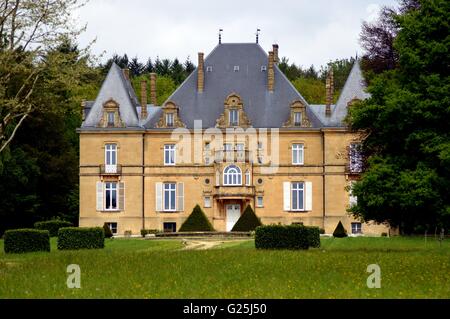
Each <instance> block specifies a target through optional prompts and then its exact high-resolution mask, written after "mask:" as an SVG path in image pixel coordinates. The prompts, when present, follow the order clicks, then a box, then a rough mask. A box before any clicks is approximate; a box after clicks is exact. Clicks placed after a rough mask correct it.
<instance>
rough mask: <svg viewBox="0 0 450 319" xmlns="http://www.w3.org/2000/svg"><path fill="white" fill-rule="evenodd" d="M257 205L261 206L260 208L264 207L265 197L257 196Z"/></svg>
mask: <svg viewBox="0 0 450 319" xmlns="http://www.w3.org/2000/svg"><path fill="white" fill-rule="evenodd" d="M256 207H259V208H262V207H264V197H262V196H258V197H257V198H256Z"/></svg>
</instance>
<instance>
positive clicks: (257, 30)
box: [256, 29, 261, 43]
mask: <svg viewBox="0 0 450 319" xmlns="http://www.w3.org/2000/svg"><path fill="white" fill-rule="evenodd" d="M260 33H261V29H256V43H259V34H260Z"/></svg>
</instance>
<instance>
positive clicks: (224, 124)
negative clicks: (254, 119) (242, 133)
mask: <svg viewBox="0 0 450 319" xmlns="http://www.w3.org/2000/svg"><path fill="white" fill-rule="evenodd" d="M231 110H236V111H237V112H238V114H239V115H238V122H237V123H236V124H237V125H232V123H230V111H231ZM251 126H252V123H251V121H250V119H249V118H248V116H247V113H245V111H244V104H243V103H242V99H241V97H240V96H239V95H238V94H236V93H232V94H230V95H229V96H228V97H227V98H226V99H225V103H224V112H223V113H222V114H221V115H220V116H219V118H218V119H217V120H216V127H217V128H229V127H241V128H248V127H251Z"/></svg>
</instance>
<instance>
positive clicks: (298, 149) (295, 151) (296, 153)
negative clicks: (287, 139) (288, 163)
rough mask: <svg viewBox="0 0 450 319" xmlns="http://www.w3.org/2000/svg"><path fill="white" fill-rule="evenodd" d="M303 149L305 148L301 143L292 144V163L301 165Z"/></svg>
mask: <svg viewBox="0 0 450 319" xmlns="http://www.w3.org/2000/svg"><path fill="white" fill-rule="evenodd" d="M304 149H305V147H304V145H303V144H294V145H292V164H293V165H303V153H304Z"/></svg>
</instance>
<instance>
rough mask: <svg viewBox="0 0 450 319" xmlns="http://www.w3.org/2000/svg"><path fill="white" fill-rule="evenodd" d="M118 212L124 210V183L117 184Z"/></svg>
mask: <svg viewBox="0 0 450 319" xmlns="http://www.w3.org/2000/svg"><path fill="white" fill-rule="evenodd" d="M119 210H120V211H124V210H125V183H119Z"/></svg>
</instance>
